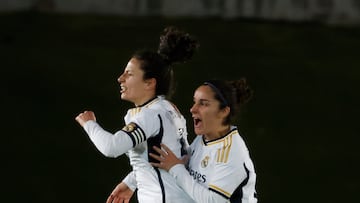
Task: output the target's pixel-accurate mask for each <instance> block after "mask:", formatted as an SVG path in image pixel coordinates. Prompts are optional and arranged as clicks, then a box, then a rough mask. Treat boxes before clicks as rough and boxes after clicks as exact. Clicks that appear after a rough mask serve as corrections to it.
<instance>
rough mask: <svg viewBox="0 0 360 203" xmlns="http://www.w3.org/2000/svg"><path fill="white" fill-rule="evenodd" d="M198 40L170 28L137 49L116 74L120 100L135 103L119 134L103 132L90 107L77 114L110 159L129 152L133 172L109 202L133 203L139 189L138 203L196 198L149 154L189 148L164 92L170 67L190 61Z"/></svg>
mask: <svg viewBox="0 0 360 203" xmlns="http://www.w3.org/2000/svg"><path fill="white" fill-rule="evenodd" d="M197 46H198V44H197V41H196V40H195V39H194V38H193V37H192V36H190V35H189V34H188V33H185V32H183V31H181V30H179V29H177V28H174V27H168V28H166V29H165V30H164V33H163V34H162V35H161V37H160V44H159V49H158V51H157V52H154V51H146V50H144V51H139V52H136V53H135V54H134V55H133V56H132V57H131V59H130V61H129V62H128V64H127V66H126V67H125V70H124V72H123V73H122V74H121V75H120V77H119V78H118V82H119V84H120V88H121V90H120V93H121V99H123V100H126V101H130V102H132V103H133V104H134V105H135V107H134V108H132V109H129V110H128V112H127V114H126V116H125V118H124V120H125V124H126V125H125V126H124V127H123V128H122V129H121V130H119V131H117V132H116V133H114V134H113V133H110V132H108V131H106V130H104V129H103V128H102V127H101V126H100V125H99V124H98V123H97V122H96V118H95V114H94V113H93V112H92V111H85V112H83V113H80V114H79V115H78V116H77V117H76V121H78V123H79V124H80V125H81V126H83V128H84V129H85V131H86V132H87V134H88V136H89V138H90V139H91V141H92V142H93V143H94V145H95V146H96V148H97V149H98V150H99V151H100V152H101V153H103V154H104V155H105V156H107V157H118V156H120V155H122V154H125V153H126V154H127V155H128V157H129V159H130V164H131V166H132V168H133V171H132V172H131V173H130V174H129V175H128V176H127V177H126V178H125V179H124V180H123V181H122V182H121V183H120V184H119V185H118V186H116V188H115V189H114V191H113V192H112V193H111V194H110V196H109V197H108V200H107V202H114V203H116V202H129V201H130V198H131V196H132V195H133V193H134V191H135V189H136V188H137V196H138V200H139V202H140V203H149V202H152V203H154V202H155V203H156V202H159V203H166V202H174V203H184V202H193V200H192V199H191V198H190V197H189V196H188V195H186V194H185V193H184V191H183V190H182V189H181V188H180V187H179V186H178V185H177V184H176V183H175V179H174V178H173V177H172V176H171V175H170V174H169V173H167V172H166V171H164V170H163V169H159V168H157V167H153V166H152V165H151V164H150V163H149V161H151V162H152V161H154V160H151V157H149V153H150V152H152V151H153V148H152V147H153V146H160V143H166V145H168V147H169V148H170V149H171V150H172V151H173V152H174V154H175V155H176V156H177V157H181V156H182V155H184V152H185V151H184V149H185V148H186V147H187V146H188V143H187V131H186V123H185V119H184V118H183V116H182V115H181V114H180V112H179V111H178V110H177V108H176V107H175V106H174V105H173V104H172V103H171V102H169V101H168V100H167V99H166V98H165V96H169V95H170V94H171V93H172V82H173V71H172V66H173V64H175V63H178V62H185V61H187V60H189V59H191V57H192V55H193V53H194V51H195V49H196V48H197Z"/></svg>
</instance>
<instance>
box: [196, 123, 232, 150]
mask: <svg viewBox="0 0 360 203" xmlns="http://www.w3.org/2000/svg"><path fill="white" fill-rule="evenodd" d="M234 131H237V127H236V126H231V127H230V131H228V132H227V133H226V134H225V135H223V136H221V137H219V138H216V139H214V140H210V141H206V140H205V136H202V140H203V143H204V145H205V146H207V145H209V144H212V143H214V142H217V141H219V140H221V139H223V138H225V137H226V136H228V135H229V134H231V133H232V132H234Z"/></svg>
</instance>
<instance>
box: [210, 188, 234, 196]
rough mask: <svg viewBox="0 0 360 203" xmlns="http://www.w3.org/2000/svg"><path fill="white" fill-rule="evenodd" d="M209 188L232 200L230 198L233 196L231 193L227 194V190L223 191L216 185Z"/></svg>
mask: <svg viewBox="0 0 360 203" xmlns="http://www.w3.org/2000/svg"><path fill="white" fill-rule="evenodd" d="M209 188H211V189H213V190H216V191H218V192H220V193H221V194H224V195H225V196H226V197H228V198H230V196H231V194H230V193H229V192H226V191H225V190H223V189H221V188H219V187H217V186H215V185H209Z"/></svg>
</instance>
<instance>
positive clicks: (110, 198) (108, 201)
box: [106, 194, 114, 203]
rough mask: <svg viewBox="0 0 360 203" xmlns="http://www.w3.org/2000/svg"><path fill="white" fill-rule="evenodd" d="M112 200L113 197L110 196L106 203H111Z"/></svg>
mask: <svg viewBox="0 0 360 203" xmlns="http://www.w3.org/2000/svg"><path fill="white" fill-rule="evenodd" d="M113 199H114V196H113V195H112V194H111V195H110V196H109V197H108V198H107V200H106V203H112V201H113Z"/></svg>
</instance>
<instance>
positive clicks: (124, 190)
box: [106, 182, 134, 203]
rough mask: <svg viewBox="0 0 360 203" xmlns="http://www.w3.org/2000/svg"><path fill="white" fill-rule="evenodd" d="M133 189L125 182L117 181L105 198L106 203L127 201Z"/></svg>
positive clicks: (124, 202)
mask: <svg viewBox="0 0 360 203" xmlns="http://www.w3.org/2000/svg"><path fill="white" fill-rule="evenodd" d="M133 194H134V191H132V190H131V189H130V188H129V187H128V186H127V185H126V184H125V183H123V182H121V183H119V184H118V185H117V186H116V187H115V189H114V190H113V191H112V193H111V194H110V196H109V197H108V198H107V200H106V203H129V202H130V199H131V197H132V196H133Z"/></svg>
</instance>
